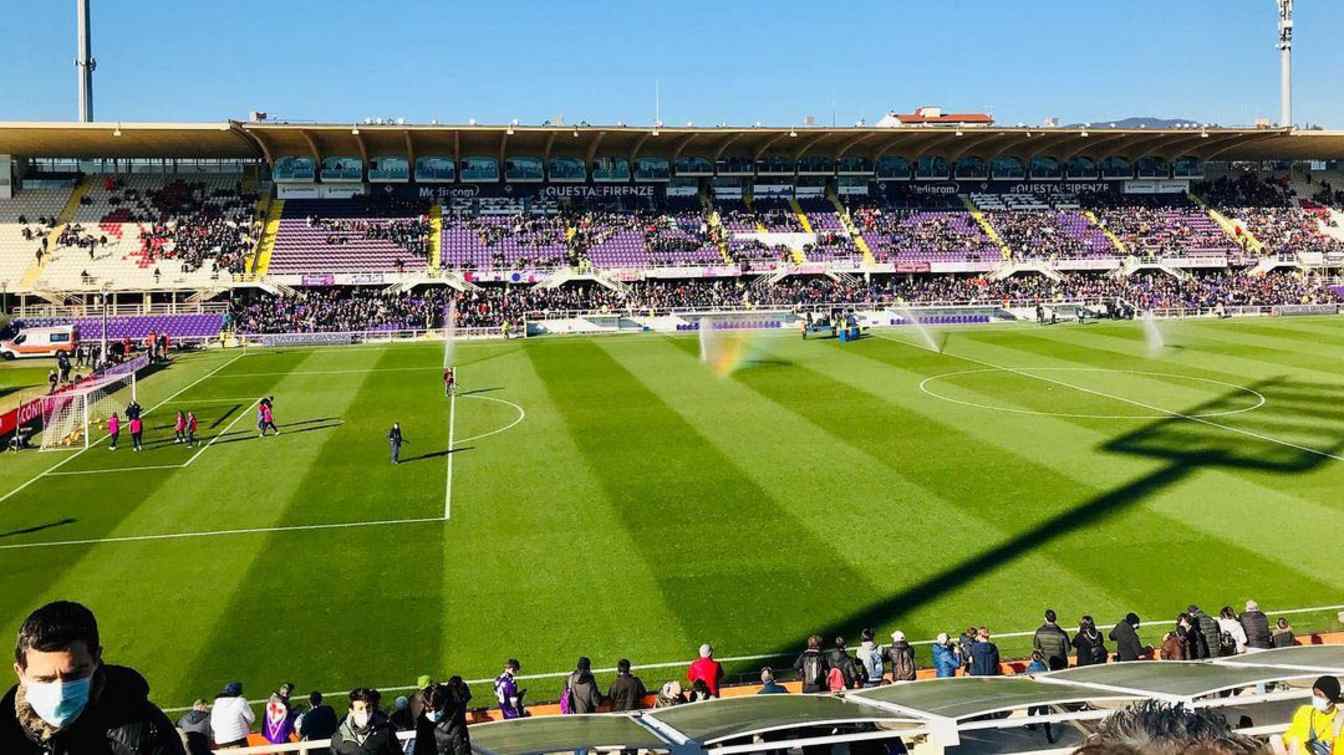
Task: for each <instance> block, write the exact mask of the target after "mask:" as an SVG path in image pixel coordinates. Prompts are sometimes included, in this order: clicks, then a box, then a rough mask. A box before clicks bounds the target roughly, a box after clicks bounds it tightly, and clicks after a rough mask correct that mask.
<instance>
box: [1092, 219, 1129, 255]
mask: <svg viewBox="0 0 1344 755" xmlns="http://www.w3.org/2000/svg"><path fill="white" fill-rule="evenodd" d="M1083 217H1085V218H1087V220H1088V222H1090V223H1091V224H1092V225H1094V226H1096V227H1097V228H1099V229H1101V232H1102V233H1104V234H1106V238H1108V239H1110V240H1111V244H1113V245H1114V246H1115V250H1116V251H1117V252H1120V256H1121V257H1128V256H1129V247H1127V246H1125V242H1124V241H1123V240H1121V238H1120V237H1119V236H1117V235H1115V231H1112V230H1111V229H1109V228H1107V227H1106V226H1104V225H1102V224H1101V221H1100V220H1099V219H1098V218H1097V213H1095V212H1093V211H1091V210H1086V211H1085V212H1083Z"/></svg>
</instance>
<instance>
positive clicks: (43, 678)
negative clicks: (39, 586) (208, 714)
mask: <svg viewBox="0 0 1344 755" xmlns="http://www.w3.org/2000/svg"><path fill="white" fill-rule="evenodd" d="M102 651H103V648H102V645H101V644H100V643H99V637H98V622H97V620H96V619H94V617H93V613H92V612H91V611H89V609H87V608H85V607H84V606H82V605H80V604H78V603H72V602H69V601H57V602H55V603H48V604H47V605H45V606H43V607H41V608H39V609H37V610H36V611H34V612H33V613H32V614H31V615H29V616H28V619H27V620H26V621H24V622H23V627H22V628H21V629H20V630H19V639H18V644H17V646H16V647H15V649H14V673H15V674H17V675H18V677H19V683H18V684H16V685H15V686H13V687H11V688H10V690H9V692H7V693H6V694H5V697H4V699H3V700H0V752H3V753H5V755H185V750H184V749H183V747H182V738H181V737H180V736H179V735H178V733H177V729H175V728H174V727H173V723H172V721H169V720H168V717H167V716H165V715H164V714H163V711H161V710H159V709H158V707H157V706H155V705H154V704H153V703H151V702H150V701H149V684H148V683H147V682H146V681H145V679H144V677H142V676H140V674H138V673H136V672H135V671H134V670H132V669H129V668H126V667H124V666H109V665H104V664H103V661H102Z"/></svg>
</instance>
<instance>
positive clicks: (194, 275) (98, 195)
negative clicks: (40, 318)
mask: <svg viewBox="0 0 1344 755" xmlns="http://www.w3.org/2000/svg"><path fill="white" fill-rule="evenodd" d="M89 180H90V186H89V190H88V192H87V193H86V194H84V196H83V197H82V198H81V199H80V203H79V206H78V209H77V210H76V212H75V214H74V217H73V218H72V221H71V223H70V224H69V225H67V226H65V228H64V229H63V230H62V232H61V234H60V236H59V241H58V243H57V244H56V246H55V248H54V250H53V253H52V254H51V259H50V262H49V263H48V264H47V265H46V267H45V269H44V270H43V272H42V274H41V278H40V279H39V281H38V284H37V285H38V287H39V288H47V289H52V290H79V289H88V288H101V287H102V286H104V285H105V284H110V285H113V286H115V287H117V288H123V289H124V288H145V289H149V288H156V287H160V286H165V285H171V286H177V287H184V286H203V287H208V286H210V285H212V284H214V283H215V282H217V281H219V280H221V278H222V277H223V278H225V279H227V276H228V274H230V273H240V272H242V270H243V260H244V258H245V257H246V256H247V255H248V254H249V253H250V252H251V251H252V247H253V246H254V245H255V240H256V235H255V234H256V228H255V227H254V225H253V223H254V219H255V218H254V215H255V209H256V197H255V196H254V195H250V194H246V193H244V192H242V190H241V176H238V175H210V174H202V175H199V176H196V175H193V176H189V177H173V176H162V175H148V174H142V175H128V176H118V177H111V176H104V177H97V178H93V179H89Z"/></svg>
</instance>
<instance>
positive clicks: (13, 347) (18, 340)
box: [0, 325, 79, 359]
mask: <svg viewBox="0 0 1344 755" xmlns="http://www.w3.org/2000/svg"><path fill="white" fill-rule="evenodd" d="M77 345H79V329H78V328H76V327H75V326H74V325H56V326H54V327H50V328H24V329H23V330H21V331H19V334H18V335H17V336H14V338H13V339H11V340H8V341H3V342H0V357H3V358H5V359H23V358H25V357H54V356H56V353H57V352H60V351H64V352H66V353H67V354H73V353H74V351H75V347H76V346H77Z"/></svg>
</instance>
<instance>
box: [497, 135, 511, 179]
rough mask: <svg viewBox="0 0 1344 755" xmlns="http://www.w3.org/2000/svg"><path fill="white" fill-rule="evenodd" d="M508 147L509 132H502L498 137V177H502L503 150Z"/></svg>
mask: <svg viewBox="0 0 1344 755" xmlns="http://www.w3.org/2000/svg"><path fill="white" fill-rule="evenodd" d="M508 146H509V132H508V131H504V132H502V133H500V135H499V175H501V176H503V175H504V150H505V148H507V147H508Z"/></svg>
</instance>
